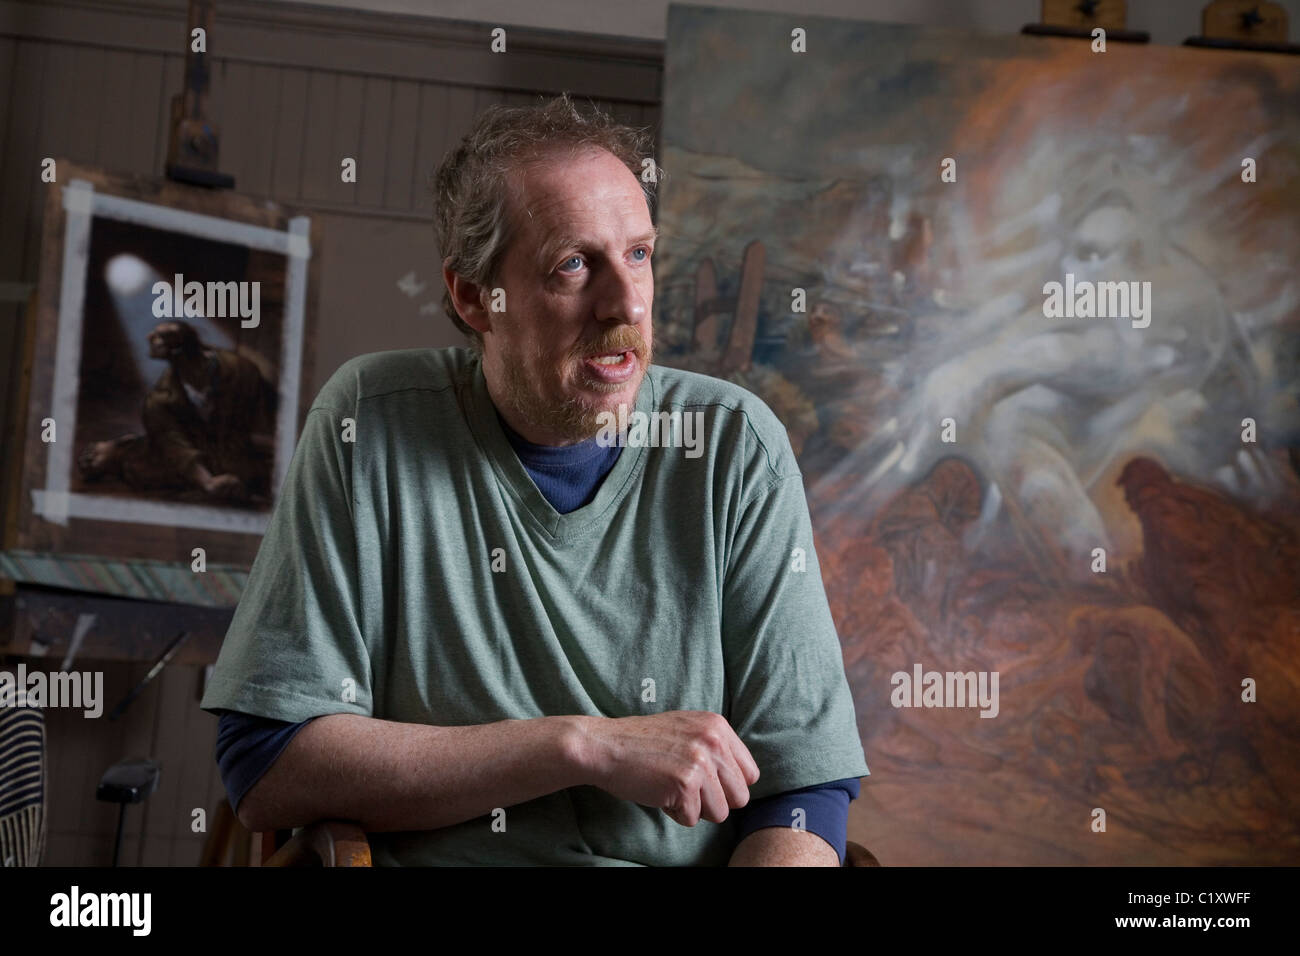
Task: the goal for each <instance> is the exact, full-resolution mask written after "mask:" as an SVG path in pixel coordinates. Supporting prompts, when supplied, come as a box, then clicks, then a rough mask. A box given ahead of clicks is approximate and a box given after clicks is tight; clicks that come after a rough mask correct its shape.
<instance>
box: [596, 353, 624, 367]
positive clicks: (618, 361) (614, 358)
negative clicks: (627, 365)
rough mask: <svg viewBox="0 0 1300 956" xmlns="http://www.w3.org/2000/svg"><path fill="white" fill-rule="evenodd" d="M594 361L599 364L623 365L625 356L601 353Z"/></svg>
mask: <svg viewBox="0 0 1300 956" xmlns="http://www.w3.org/2000/svg"><path fill="white" fill-rule="evenodd" d="M592 361H594V362H595V363H596V364H597V365H622V364H623V356H622V355H601V356H599V357H598V358H595V359H593V360H592Z"/></svg>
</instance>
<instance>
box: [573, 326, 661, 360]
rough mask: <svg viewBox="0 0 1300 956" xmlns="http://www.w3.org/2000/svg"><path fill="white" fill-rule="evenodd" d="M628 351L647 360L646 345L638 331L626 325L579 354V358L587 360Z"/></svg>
mask: <svg viewBox="0 0 1300 956" xmlns="http://www.w3.org/2000/svg"><path fill="white" fill-rule="evenodd" d="M627 351H631V352H635V353H636V354H637V357H638V358H645V354H646V343H645V339H643V338H642V337H641V334H640V333H639V332H637V330H636V329H633V328H630V327H628V326H626V325H624V326H621V327H619V328H617V329H612V330H611V331H610V332H609V334H608V335H605V336H603V337H601V338H600V339H599V340H598V341H597V342H596V343H595V344H594V345H592V346H591V347H590V348H588V349H585V350H584V351H582V352H581V353H579V355H578V356H577V357H578V358H580V359H585V358H592V357H594V356H597V355H608V354H609V353H611V352H627Z"/></svg>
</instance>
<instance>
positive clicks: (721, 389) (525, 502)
mask: <svg viewBox="0 0 1300 956" xmlns="http://www.w3.org/2000/svg"><path fill="white" fill-rule="evenodd" d="M643 155H645V144H644V142H643V141H642V140H641V139H640V137H639V135H638V134H637V133H635V132H634V131H632V130H629V129H626V128H625V127H620V126H616V125H614V124H612V123H610V122H609V120H608V118H607V117H603V116H602V115H600V114H597V115H595V116H593V117H584V116H582V115H581V114H579V113H578V112H577V111H576V110H575V109H574V108H573V106H572V104H571V103H570V102H569V100H568V99H567V97H561V98H558V99H557V100H554V101H552V102H551V103H550V104H547V105H545V106H541V107H536V108H530V109H515V110H507V111H502V110H496V109H493V110H489V111H488V112H487V113H486V114H485V115H484V116H483V117H482V118H481V119H480V121H479V122H478V124H477V125H476V126H475V128H474V130H473V131H471V133H470V134H469V135H468V136H467V137H466V139H465V140H464V141H463V142H462V144H461V145H460V146H459V147H458V148H457V149H456V150H455V151H453V152H452V153H451V154H450V155H449V156H448V157H447V159H446V160H445V161H444V163H443V165H442V167H441V169H440V170H439V172H438V175H437V177H436V190H437V208H438V213H437V215H438V219H437V227H438V233H439V236H438V238H439V245H440V248H441V249H442V251H443V254H444V256H445V260H444V270H443V274H444V279H445V281H446V284H447V293H446V296H445V298H444V306H445V308H446V309H447V312H448V314H449V316H451V317H452V319H453V321H455V322H456V324H457V326H458V327H459V328H461V330H462V331H464V332H465V333H466V334H467V335H468V336H469V337H470V341H471V347H470V348H455V349H443V350H435V349H416V350H409V351H401V352H390V353H378V354H374V355H366V356H361V357H359V358H356V359H352V360H350V361H349V362H347V363H346V364H344V366H343V367H342V368H340V369H339V370H338V372H336V373H335V375H334V376H333V377H332V378H331V379H330V381H329V383H328V384H327V385H326V386H325V387H324V388H323V389H322V390H321V393H320V395H319V397H318V398H317V400H316V402H315V404H314V405H313V406H312V408H311V410H310V412H309V413H308V416H307V421H306V424H305V426H304V430H303V435H302V438H301V440H300V443H299V447H298V450H297V452H296V454H295V456H294V460H293V463H292V465H291V467H290V473H289V475H288V478H287V480H286V487H285V489H284V491H283V497H282V499H281V501H280V502H279V504H278V506H277V508H276V511H275V514H274V517H273V519H272V521H271V525H270V527H269V528H268V531H267V534H266V538H265V540H264V542H263V544H262V548H261V551H260V552H259V554H258V557H257V561H256V563H255V564H254V567H253V570H252V573H251V575H250V579H249V584H248V589H247V591H246V593H245V595H244V597H243V600H242V601H241V602H240V605H239V608H238V610H237V612H236V614H235V618H234V621H233V622H232V624H231V628H230V632H229V634H228V635H227V638H226V642H225V645H224V646H223V648H222V652H221V658H220V660H219V661H218V663H217V666H216V669H215V671H214V673H213V676H212V680H211V682H210V684H209V687H208V691H207V693H206V695H205V697H204V700H203V706H204V708H205V709H208V710H212V711H214V712H222V711H230V712H237V713H239V714H243V715H245V716H243V717H239V716H233V715H231V714H227V715H226V716H224V717H223V727H222V731H221V737H222V739H221V741H219V744H218V750H219V760H221V762H222V767H223V778H224V779H225V780H226V783H227V789H228V790H230V791H231V797H232V802H233V803H234V804H235V806H236V810H237V812H238V813H239V815H240V818H241V819H242V820H243V821H244V822H245V823H246V824H247V825H249V826H250V827H251V828H253V829H258V830H265V829H270V828H283V827H288V826H296V825H301V824H305V823H307V822H310V821H312V820H317V819H322V818H343V819H351V820H356V821H358V822H359V823H360V825H361V826H362V828H363V829H365V830H366V831H367V832H368V833H369V835H370V841H371V848H372V852H373V855H374V859H375V861H376V863H378V864H381V865H382V864H443V863H446V864H477V863H497V864H575V865H590V864H604V865H629V864H649V865H721V864H726V863H728V862H731V863H736V864H742V863H743V864H753V863H770V864H820V865H830V866H834V865H837V864H839V863H840V862H841V859H842V853H843V839H844V836H843V829H844V819H843V817H844V811H845V810H846V808H847V803H848V799H849V798H850V797H852V796H856V794H857V785H858V781H857V778H858V777H860V776H862V775H864V774H866V773H867V772H868V770H867V766H866V763H865V762H864V760H863V753H862V747H861V743H860V740H859V737H858V734H857V730H856V726H855V718H854V712H853V704H852V700H851V698H850V696H849V692H848V685H847V681H846V679H845V677H844V671H843V660H842V657H841V653H840V648H839V643H838V639H837V637H836V634H835V630H834V624H833V622H832V620H831V616H830V612H829V608H828V606H827V603H826V597H825V593H824V590H823V588H822V583H821V579H820V574H819V571H818V567H817V558H816V552H815V550H814V547H813V540H812V528H811V524H810V521H809V517H808V510H807V504H806V502H805V499H804V493H803V485H802V479H801V476H800V474H799V471H798V468H797V465H796V463H795V460H794V456H793V454H792V453H791V451H790V447H789V442H788V440H787V438H786V436H785V432H784V429H783V428H782V427H781V423H780V422H779V421H777V419H776V418H775V416H774V415H773V414H772V413H771V412H770V411H769V410H768V409H767V407H766V406H765V405H763V404H762V402H760V401H759V400H758V399H756V398H755V396H753V395H751V394H750V393H748V392H745V391H744V390H742V389H740V388H738V387H736V386H734V385H731V384H729V383H727V382H723V381H719V380H716V379H712V378H707V377H705V376H701V375H695V374H691V373H688V372H681V371H675V370H672V369H667V368H661V367H657V366H652V365H651V349H652V344H653V334H652V329H651V314H650V309H651V304H652V301H653V294H654V280H653V276H652V272H651V265H650V257H651V255H652V253H653V250H654V245H655V234H654V233H655V230H654V227H653V225H652V224H651V220H650V216H649V207H648V204H647V196H646V194H645V193H644V192H643V189H642V186H641V184H640V182H639V180H638V178H637V176H636V175H635V174H634V171H639V170H640V168H641V157H642V156H643ZM620 407H621V409H622V412H623V415H624V419H625V420H630V418H631V416H632V415H633V414H634V413H636V412H641V413H647V414H648V413H650V412H655V411H663V412H666V413H670V414H671V413H673V412H676V413H678V414H679V415H682V414H695V413H699V414H700V415H701V416H702V417H703V425H704V428H703V434H702V435H701V436H700V439H701V440H700V442H699V445H700V446H701V447H699V448H697V449H696V450H695V451H694V452H691V451H690V450H688V449H685V448H681V447H663V446H662V445H661V446H659V447H647V443H646V442H635V441H633V440H632V439H633V436H634V430H632V429H629V430H627V431H626V432H623V435H622V437H623V439H624V440H625V444H623V445H619V444H612V445H611V444H607V443H603V442H602V441H601V439H600V438H599V435H598V433H599V432H600V431H601V426H602V424H603V423H607V422H608V419H607V418H605V417H604V415H607V414H611V413H613V414H617V413H618V412H619V410H620ZM267 719H269V720H267ZM259 721H260V723H259ZM277 722H278V723H277ZM286 741H287V743H286ZM277 755H278V756H277ZM267 764H269V769H267ZM751 798H754V806H753V807H749V806H748V805H749V803H750V800H751ZM773 800H776V801H778V803H773V802H772V801H773ZM781 800H787V801H793V805H788V804H781V803H779V801H781ZM760 804H761V805H762V806H761V807H760ZM741 808H747V809H746V811H745V814H744V815H745V816H746V818H745V819H744V820H743V826H744V827H748V828H750V829H747V830H742V822H738V820H737V816H741V815H738V814H733V813H732V812H731V811H733V810H738V809H741ZM751 812H754V813H755V815H754V816H753V817H752V818H749V817H748V816H747V815H748V814H749V813H751ZM774 813H775V814H776V816H777V817H778V818H777V819H775V820H773V819H771V816H772V814H774ZM837 814H838V815H837ZM828 820H829V821H830V822H829V823H828V822H826V821H828ZM817 821H821V822H820V823H819V822H817ZM818 830H820V831H821V832H820V833H819V832H818Z"/></svg>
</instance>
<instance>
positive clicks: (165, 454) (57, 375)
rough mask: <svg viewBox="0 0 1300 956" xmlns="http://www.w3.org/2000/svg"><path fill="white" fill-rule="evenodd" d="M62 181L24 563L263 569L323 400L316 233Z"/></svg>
mask: <svg viewBox="0 0 1300 956" xmlns="http://www.w3.org/2000/svg"><path fill="white" fill-rule="evenodd" d="M55 169H56V171H57V182H54V183H50V184H49V185H48V186H47V188H48V190H49V195H48V198H47V201H46V208H45V228H44V233H43V240H42V246H41V270H40V278H39V290H38V305H37V313H36V321H35V325H34V335H35V341H34V360H33V364H32V378H31V391H30V395H29V401H28V409H27V414H26V431H25V439H24V450H23V454H24V458H23V466H22V481H21V488H20V496H19V501H18V510H17V529H16V539H15V544H16V549H17V550H18V551H19V552H33V553H39V554H46V555H49V554H54V555H75V556H83V557H85V556H91V557H99V558H107V559H116V560H120V561H126V562H133V561H139V562H146V563H148V562H164V563H167V562H183V563H184V564H186V565H188V564H190V563H191V562H192V561H193V560H195V555H196V552H195V549H202V552H201V554H202V557H203V560H204V561H210V562H215V563H217V564H219V565H226V566H234V567H247V566H248V565H250V564H251V563H252V560H253V558H254V556H255V555H256V552H257V547H258V543H259V542H260V539H261V535H262V533H263V532H264V530H265V528H266V524H267V521H268V519H269V516H270V512H271V509H272V506H273V505H274V503H275V499H276V493H277V489H278V488H279V487H280V484H281V482H282V480H283V478H284V475H285V472H286V470H287V468H288V465H289V461H290V458H291V457H292V454H293V449H294V445H295V442H296V439H297V435H298V429H299V426H300V424H301V421H302V418H303V415H304V412H305V409H306V406H307V404H308V402H309V400H310V395H308V394H306V392H305V391H304V386H305V384H306V383H307V382H308V381H309V378H308V376H307V375H306V374H305V371H306V370H307V369H309V367H310V361H311V353H312V349H311V342H312V336H311V317H312V315H313V311H314V309H313V298H314V296H313V294H312V289H313V287H314V281H313V276H312V274H311V270H310V263H311V251H312V248H313V235H312V223H311V221H310V219H309V218H308V217H306V216H301V215H294V214H292V212H291V211H290V210H288V209H286V208H284V207H282V206H280V205H278V204H276V203H273V202H268V201H265V200H260V199H254V198H253V197H249V196H242V195H238V194H235V193H230V192H222V191H215V190H208V189H200V188H195V187H188V186H182V185H179V184H176V183H172V182H169V181H166V180H160V179H146V178H140V177H123V176H115V175H111V174H109V173H106V172H102V171H98V170H93V169H88V168H85V167H79V166H77V165H75V164H73V163H71V162H69V161H67V160H58V161H57V162H56V165H55ZM110 590H112V588H110Z"/></svg>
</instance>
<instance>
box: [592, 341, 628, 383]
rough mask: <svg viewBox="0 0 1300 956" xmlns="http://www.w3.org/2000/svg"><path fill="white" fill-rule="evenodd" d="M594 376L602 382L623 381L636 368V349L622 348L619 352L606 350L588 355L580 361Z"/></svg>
mask: <svg viewBox="0 0 1300 956" xmlns="http://www.w3.org/2000/svg"><path fill="white" fill-rule="evenodd" d="M582 364H583V367H584V368H586V369H587V370H588V371H589V372H590V373H591V374H592V375H593V376H594V377H595V378H597V379H599V380H600V381H602V382H615V383H617V382H625V381H627V380H628V379H629V378H630V377H631V376H632V373H633V372H634V371H635V370H636V365H637V360H636V351H635V350H633V349H624V350H623V351H621V352H606V353H604V354H601V355H594V356H589V357H587V358H585V359H583V361H582Z"/></svg>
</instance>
